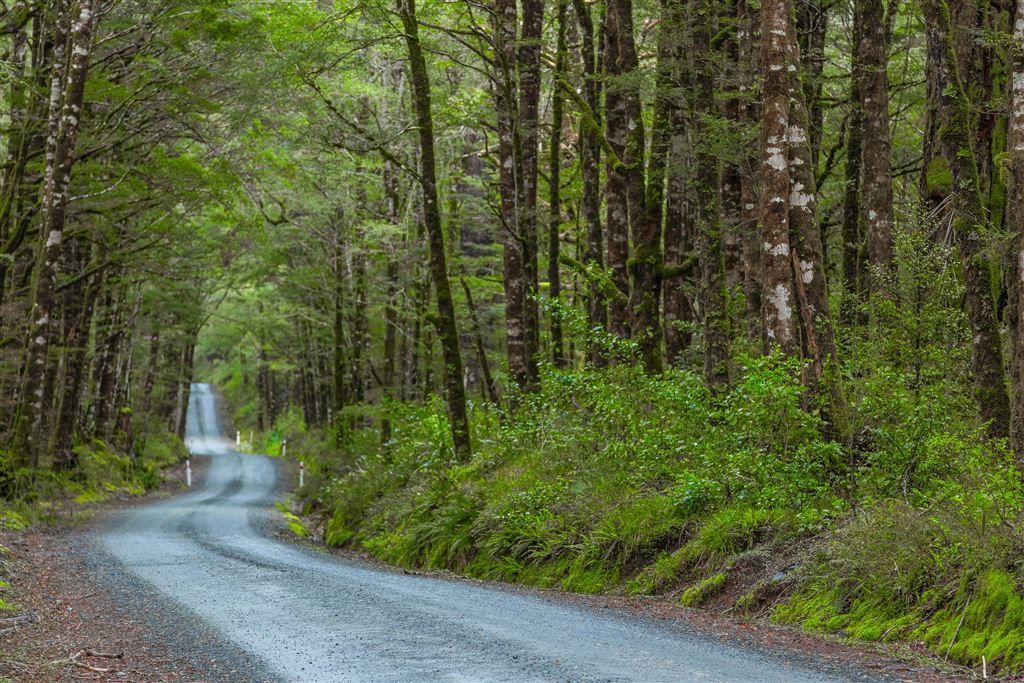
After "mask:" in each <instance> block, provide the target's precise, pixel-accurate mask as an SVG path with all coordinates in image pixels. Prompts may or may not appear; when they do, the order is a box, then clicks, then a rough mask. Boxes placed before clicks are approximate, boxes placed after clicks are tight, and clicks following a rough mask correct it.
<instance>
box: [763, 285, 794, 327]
mask: <svg viewBox="0 0 1024 683" xmlns="http://www.w3.org/2000/svg"><path fill="white" fill-rule="evenodd" d="M768 302H769V303H770V304H771V305H772V306H774V307H775V311H776V314H777V315H778V317H779V320H781V321H783V322H788V321H789V320H790V319H791V318H792V317H793V309H792V307H791V306H790V305H789V288H788V287H787V286H786V285H784V284H782V283H781V282H780V283H779V284H777V285H775V289H774V290H772V292H771V293H770V294H769V295H768Z"/></svg>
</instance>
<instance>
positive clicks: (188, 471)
mask: <svg viewBox="0 0 1024 683" xmlns="http://www.w3.org/2000/svg"><path fill="white" fill-rule="evenodd" d="M185 486H187V487H189V488H192V460H190V459H188V458H186V459H185Z"/></svg>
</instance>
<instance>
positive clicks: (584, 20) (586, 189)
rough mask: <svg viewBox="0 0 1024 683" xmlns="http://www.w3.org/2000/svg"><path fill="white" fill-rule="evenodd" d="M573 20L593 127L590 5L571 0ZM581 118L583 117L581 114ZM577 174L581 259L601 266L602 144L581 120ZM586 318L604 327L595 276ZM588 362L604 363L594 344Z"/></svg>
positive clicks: (596, 89)
mask: <svg viewBox="0 0 1024 683" xmlns="http://www.w3.org/2000/svg"><path fill="white" fill-rule="evenodd" d="M573 8H574V9H575V11H576V20H577V22H578V23H579V27H580V56H581V59H582V62H583V93H584V96H585V98H586V103H587V106H588V108H589V109H590V112H591V114H592V115H593V116H594V117H596V120H595V121H594V122H593V125H594V126H595V127H599V126H600V125H601V119H600V116H601V106H600V105H601V84H600V81H599V80H598V71H599V67H600V63H601V58H600V55H599V54H598V51H597V50H596V43H595V40H594V21H593V18H592V17H591V14H590V6H589V5H587V4H586V2H584V0H573ZM581 118H582V117H581ZM579 157H580V175H581V176H582V180H583V188H582V195H581V196H580V214H581V215H582V217H583V221H584V223H585V224H586V226H587V240H586V247H585V249H584V259H583V263H584V264H585V265H587V266H588V267H591V268H599V269H603V268H604V234H603V231H602V226H601V188H600V183H601V146H600V143H599V142H598V139H597V132H596V131H595V130H594V129H593V128H592V127H591V126H588V125H587V124H586V123H585V122H582V121H581V124H580V132H579ZM587 322H588V323H589V326H590V328H591V329H601V330H604V329H607V327H608V305H607V302H606V301H605V298H604V294H603V293H602V292H601V289H600V287H599V286H598V285H597V283H596V282H595V281H594V280H591V281H590V282H589V293H588V297H587ZM589 360H590V363H591V364H592V365H594V366H601V365H603V364H604V359H603V358H602V356H601V353H600V350H599V349H598V348H597V346H596V345H593V346H592V348H591V349H590V357H589Z"/></svg>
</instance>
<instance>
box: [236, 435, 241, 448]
mask: <svg viewBox="0 0 1024 683" xmlns="http://www.w3.org/2000/svg"><path fill="white" fill-rule="evenodd" d="M241 445H242V432H240V431H238V432H235V448H239V447H240V446H241Z"/></svg>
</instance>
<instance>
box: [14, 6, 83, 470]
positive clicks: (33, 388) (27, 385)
mask: <svg viewBox="0 0 1024 683" xmlns="http://www.w3.org/2000/svg"><path fill="white" fill-rule="evenodd" d="M98 4H99V0H83V1H82V2H81V5H80V10H79V15H78V18H77V19H76V21H75V23H74V26H73V27H72V30H71V35H70V47H71V50H70V54H69V55H68V66H67V73H66V74H65V71H64V66H63V64H64V50H65V48H64V45H65V42H64V41H63V40H62V39H60V37H59V38H58V40H57V41H56V47H55V52H56V54H55V57H54V69H53V79H52V85H51V90H50V121H51V123H50V140H49V141H48V142H47V159H46V175H45V182H44V186H45V189H44V195H43V231H42V232H43V234H44V235H46V239H45V241H44V242H43V243H42V244H41V245H40V248H39V255H38V261H37V264H36V277H35V287H34V291H33V297H32V299H33V303H32V313H31V318H30V320H31V323H30V330H31V332H30V334H29V343H28V348H27V352H26V360H25V368H26V370H25V373H24V384H23V385H22V390H21V399H20V410H19V416H18V418H17V421H18V424H17V425H16V427H15V444H16V448H15V450H16V451H21V450H22V449H24V452H25V454H27V455H29V456H31V457H34V456H35V454H36V450H37V448H38V447H39V446H40V445H41V444H40V441H41V440H42V441H45V439H42V437H43V436H44V430H42V429H41V426H42V423H43V421H44V414H43V413H44V405H43V399H44V396H43V393H44V392H43V384H44V382H43V380H44V378H45V375H46V368H47V365H48V353H49V347H50V339H51V336H52V334H53V323H52V320H51V319H52V318H53V317H54V315H55V310H54V305H55V302H56V281H57V273H58V272H59V270H60V256H61V242H62V240H63V237H64V225H65V222H66V218H67V207H68V194H69V193H68V190H69V186H70V183H71V171H72V166H73V165H74V162H75V147H76V144H77V142H78V132H79V129H80V121H81V117H82V115H83V112H82V101H83V97H84V94H85V79H86V75H87V73H88V70H89V56H90V54H91V52H92V42H93V40H92V38H93V27H94V23H95V19H96V10H97V9H98V7H97V6H98ZM57 11H58V12H59V14H58V20H57V23H58V24H59V25H60V24H63V23H65V21H64V16H66V14H67V12H68V11H69V8H68V7H67V6H62V7H61V8H60V9H58V10H57ZM58 36H59V32H58Z"/></svg>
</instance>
